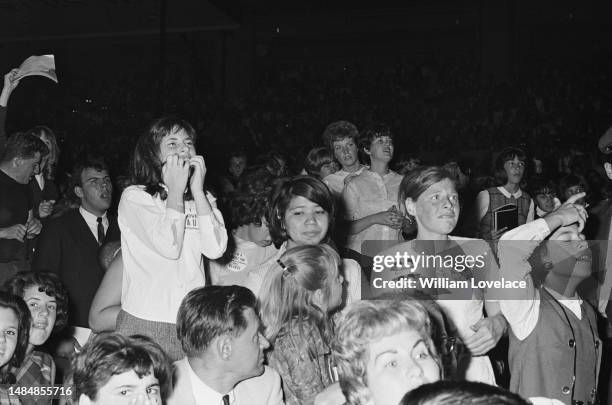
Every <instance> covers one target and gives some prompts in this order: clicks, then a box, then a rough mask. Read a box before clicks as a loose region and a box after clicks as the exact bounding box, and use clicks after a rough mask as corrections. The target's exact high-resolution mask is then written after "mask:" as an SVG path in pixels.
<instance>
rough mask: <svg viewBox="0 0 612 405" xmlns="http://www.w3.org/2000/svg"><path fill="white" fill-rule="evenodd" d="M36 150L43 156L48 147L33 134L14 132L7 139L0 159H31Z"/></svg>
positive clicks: (3, 160) (4, 160) (47, 151)
mask: <svg viewBox="0 0 612 405" xmlns="http://www.w3.org/2000/svg"><path fill="white" fill-rule="evenodd" d="M36 152H38V153H40V156H41V157H44V156H46V155H47V154H48V153H49V148H47V145H45V143H44V142H43V141H41V140H40V139H39V138H37V137H35V136H34V135H31V134H25V133H23V132H16V133H14V134H13V135H11V136H9V138H8V139H7V141H6V144H5V145H4V152H3V153H2V159H1V160H0V161H1V162H2V163H4V162H8V161H10V160H12V159H14V158H22V159H31V158H33V157H34V156H35V155H36Z"/></svg>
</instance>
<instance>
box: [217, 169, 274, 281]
mask: <svg viewBox="0 0 612 405" xmlns="http://www.w3.org/2000/svg"><path fill="white" fill-rule="evenodd" d="M273 181H274V178H273V177H272V176H271V175H269V174H267V172H266V171H261V170H260V171H256V172H251V173H249V174H246V175H245V176H244V178H243V179H242V180H241V181H240V183H239V184H238V186H237V187H236V189H235V190H234V194H233V195H232V199H231V200H230V201H229V210H230V222H231V226H232V233H231V234H232V238H230V241H229V242H228V249H227V251H226V252H225V254H224V255H223V257H221V258H220V259H217V260H214V261H210V267H209V269H210V270H209V271H210V278H211V282H212V284H213V285H241V286H244V287H247V288H248V287H249V283H248V276H249V273H250V272H251V271H258V269H260V268H265V269H267V268H268V267H269V266H270V265H271V264H272V263H274V261H275V260H276V259H278V256H279V250H278V249H277V248H276V247H275V246H274V245H273V244H272V238H271V236H270V231H269V230H268V223H267V221H266V219H265V214H266V208H267V205H268V194H269V193H270V192H271V190H272V183H273Z"/></svg>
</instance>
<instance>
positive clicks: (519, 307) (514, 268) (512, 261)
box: [498, 193, 586, 340]
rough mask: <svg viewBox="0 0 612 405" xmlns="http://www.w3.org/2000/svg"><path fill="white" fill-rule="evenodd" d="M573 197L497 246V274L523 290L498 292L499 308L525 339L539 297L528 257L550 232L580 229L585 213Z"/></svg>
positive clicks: (534, 320)
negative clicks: (569, 227)
mask: <svg viewBox="0 0 612 405" xmlns="http://www.w3.org/2000/svg"><path fill="white" fill-rule="evenodd" d="M583 196H584V193H581V194H576V195H575V196H572V197H571V198H570V199H569V200H568V201H566V202H565V204H563V205H562V206H561V207H560V208H559V209H558V210H557V211H554V212H553V213H551V214H549V215H547V216H546V217H545V218H541V219H537V220H535V221H533V222H529V223H526V224H524V225H522V226H519V227H517V228H514V229H512V230H510V231H508V232H507V233H505V234H504V235H503V236H502V238H501V239H500V242H499V245H498V255H499V262H500V273H501V276H502V277H503V278H505V279H506V280H508V281H523V282H524V283H525V288H514V289H507V290H506V289H504V290H501V291H500V292H499V295H500V296H502V298H503V299H502V300H500V301H499V304H500V308H501V311H502V313H503V314H504V316H505V317H506V319H507V320H508V323H509V324H510V327H511V328H512V331H513V332H514V334H515V335H516V337H517V338H519V339H521V340H522V339H525V338H526V337H527V336H529V334H530V333H531V332H532V331H533V329H534V328H535V325H536V324H537V322H538V316H539V310H540V296H539V292H538V291H537V289H536V288H535V285H534V283H533V279H532V277H531V274H530V273H531V265H530V264H529V262H528V259H529V257H530V256H531V254H532V253H533V251H534V250H535V248H536V247H537V246H538V245H539V244H540V243H541V241H542V240H544V238H546V237H547V236H548V235H549V234H550V233H551V232H552V231H554V230H555V229H557V228H559V227H560V226H565V225H571V224H573V223H576V222H578V223H580V226H581V227H583V226H584V221H585V220H586V211H585V210H584V208H583V207H580V206H576V205H574V202H575V201H576V200H577V199H579V198H581V197H583Z"/></svg>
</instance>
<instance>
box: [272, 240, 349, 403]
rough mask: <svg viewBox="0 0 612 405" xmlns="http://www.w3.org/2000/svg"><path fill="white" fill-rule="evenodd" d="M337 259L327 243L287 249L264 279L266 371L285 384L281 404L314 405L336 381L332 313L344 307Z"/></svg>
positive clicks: (338, 259) (342, 280)
mask: <svg viewBox="0 0 612 405" xmlns="http://www.w3.org/2000/svg"><path fill="white" fill-rule="evenodd" d="M339 263H340V257H339V256H338V254H337V253H336V252H335V251H334V250H333V249H332V248H330V247H329V246H327V245H310V246H309V245H306V246H298V247H295V248H293V249H290V250H288V251H286V252H285V253H284V254H283V255H282V256H281V258H280V259H279V260H278V263H277V266H276V267H275V268H273V269H271V270H270V271H269V272H268V274H267V275H266V277H265V279H264V283H263V286H262V288H263V291H265V292H266V294H265V295H264V296H263V297H261V298H260V299H261V319H262V322H263V324H264V327H265V336H266V338H267V339H268V340H269V341H270V343H271V344H272V345H273V347H274V349H273V350H272V351H271V352H270V353H269V356H268V362H269V365H270V367H272V368H274V369H276V371H278V372H279V374H280V375H281V377H282V380H283V391H284V393H285V402H286V403H287V404H288V405H293V404H312V403H314V401H315V397H316V396H317V394H319V393H320V392H321V391H323V390H324V389H325V388H326V387H328V386H330V385H331V384H332V383H333V382H334V375H333V373H332V365H331V349H330V344H331V340H332V338H333V329H332V325H331V320H330V314H331V313H333V312H334V311H335V310H336V309H337V308H338V307H339V306H340V305H341V304H342V283H343V282H344V279H343V277H342V274H340V272H339V270H338V264H339Z"/></svg>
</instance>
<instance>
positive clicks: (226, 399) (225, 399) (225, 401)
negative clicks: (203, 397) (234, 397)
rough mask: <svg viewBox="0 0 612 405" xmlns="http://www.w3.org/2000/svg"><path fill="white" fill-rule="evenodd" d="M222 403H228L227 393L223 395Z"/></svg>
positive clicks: (228, 404) (226, 404)
mask: <svg viewBox="0 0 612 405" xmlns="http://www.w3.org/2000/svg"><path fill="white" fill-rule="evenodd" d="M223 405H230V402H229V395H228V394H225V395H223Z"/></svg>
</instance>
